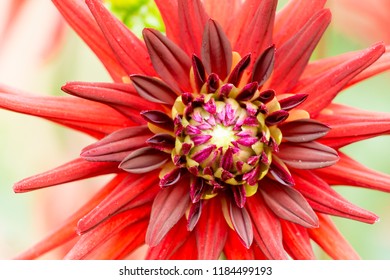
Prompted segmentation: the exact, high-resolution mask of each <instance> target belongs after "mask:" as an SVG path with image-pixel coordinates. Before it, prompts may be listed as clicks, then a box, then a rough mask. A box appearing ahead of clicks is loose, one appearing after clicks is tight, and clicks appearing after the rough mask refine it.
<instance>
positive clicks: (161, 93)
mask: <svg viewBox="0 0 390 280" xmlns="http://www.w3.org/2000/svg"><path fill="white" fill-rule="evenodd" d="M130 79H131V81H132V82H133V85H134V87H135V89H136V90H137V92H138V94H139V95H140V96H141V97H142V98H144V99H146V100H149V101H152V102H155V103H162V104H168V105H173V103H174V102H175V100H176V98H177V94H176V92H174V91H173V90H172V89H171V88H170V87H169V86H168V85H167V84H165V83H164V82H163V81H161V80H160V79H157V78H153V77H149V76H142V75H131V76H130ZM145 109H150V107H149V108H145Z"/></svg>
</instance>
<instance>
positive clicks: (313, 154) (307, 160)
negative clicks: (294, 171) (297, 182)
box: [278, 141, 339, 169]
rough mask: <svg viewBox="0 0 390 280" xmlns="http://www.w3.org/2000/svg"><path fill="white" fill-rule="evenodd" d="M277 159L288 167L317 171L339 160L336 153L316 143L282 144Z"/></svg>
mask: <svg viewBox="0 0 390 280" xmlns="http://www.w3.org/2000/svg"><path fill="white" fill-rule="evenodd" d="M278 157H279V158H280V159H282V160H283V162H284V163H285V164H287V165H288V166H290V167H293V168H298V169H318V168H324V167H327V166H330V165H333V164H335V163H336V162H337V161H338V160H339V156H338V154H337V151H335V150H333V149H332V148H330V147H328V146H325V145H322V144H320V143H317V142H314V141H313V142H308V143H283V145H280V150H279V153H278Z"/></svg>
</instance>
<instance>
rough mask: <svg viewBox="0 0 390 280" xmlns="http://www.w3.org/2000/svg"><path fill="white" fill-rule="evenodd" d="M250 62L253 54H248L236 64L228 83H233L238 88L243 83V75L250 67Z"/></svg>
mask: <svg viewBox="0 0 390 280" xmlns="http://www.w3.org/2000/svg"><path fill="white" fill-rule="evenodd" d="M250 62H251V54H247V55H246V56H244V57H243V58H242V59H241V60H240V61H239V62H238V63H237V64H236V66H235V67H234V69H233V70H232V71H231V73H230V75H229V79H228V83H231V84H233V85H235V86H236V87H237V86H238V85H239V83H240V81H241V77H242V75H243V74H244V70H245V69H246V68H247V67H248V66H249V63H250ZM225 86H228V84H225ZM221 90H222V89H221ZM221 90H220V91H221Z"/></svg>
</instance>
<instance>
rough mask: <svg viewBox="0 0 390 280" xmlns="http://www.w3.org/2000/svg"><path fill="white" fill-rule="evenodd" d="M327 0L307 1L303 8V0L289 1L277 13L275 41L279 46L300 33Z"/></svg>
mask: <svg viewBox="0 0 390 280" xmlns="http://www.w3.org/2000/svg"><path fill="white" fill-rule="evenodd" d="M325 2H326V0H316V1H307V2H305V5H304V8H302V2H301V0H290V1H288V2H287V4H286V5H285V6H284V7H283V8H282V9H281V10H280V11H278V12H277V13H276V18H275V26H274V34H275V35H274V43H275V44H276V45H277V47H279V46H281V45H282V44H284V43H285V42H287V41H288V40H289V39H290V38H291V36H293V35H294V34H296V33H298V32H299V30H301V29H302V27H303V26H304V25H305V24H306V23H307V22H308V21H309V20H310V18H311V17H312V16H313V15H314V14H316V13H317V12H318V11H320V10H322V9H323V7H324V5H325Z"/></svg>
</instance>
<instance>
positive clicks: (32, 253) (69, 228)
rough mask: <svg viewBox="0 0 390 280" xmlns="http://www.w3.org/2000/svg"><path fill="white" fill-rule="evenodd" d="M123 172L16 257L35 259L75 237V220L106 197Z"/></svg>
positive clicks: (118, 181) (120, 178)
mask: <svg viewBox="0 0 390 280" xmlns="http://www.w3.org/2000/svg"><path fill="white" fill-rule="evenodd" d="M124 176H125V174H120V175H117V176H115V177H114V179H112V180H111V181H110V182H109V183H108V184H107V185H106V186H104V187H103V188H102V189H101V190H100V191H99V192H98V193H97V194H95V195H94V196H93V198H92V199H90V200H89V201H88V202H87V203H86V204H84V206H82V207H81V208H80V209H79V210H77V212H75V213H74V214H73V215H72V216H70V217H69V218H68V219H67V220H66V221H65V222H64V223H63V224H61V225H60V226H59V227H58V229H56V230H54V231H53V232H52V233H51V234H50V235H48V236H47V237H46V238H44V239H43V240H42V241H40V242H39V243H37V244H36V245H34V246H33V247H31V248H30V249H28V250H27V251H25V252H23V253H22V254H20V255H18V256H17V257H16V258H17V259H26V260H29V259H35V258H38V257H40V256H42V255H43V254H45V253H47V252H49V251H51V250H53V249H54V248H57V247H59V246H61V245H64V244H66V242H68V241H69V240H71V239H73V238H76V237H77V234H76V231H75V228H76V224H77V221H78V220H79V219H80V217H82V216H84V215H85V214H87V213H88V212H89V211H91V210H92V209H94V208H95V207H96V205H98V203H99V202H100V201H101V200H102V199H104V198H105V197H106V195H108V194H109V193H110V192H111V191H112V190H113V189H114V188H115V187H116V186H117V185H118V184H119V183H120V182H121V181H122V179H123V177H124Z"/></svg>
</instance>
